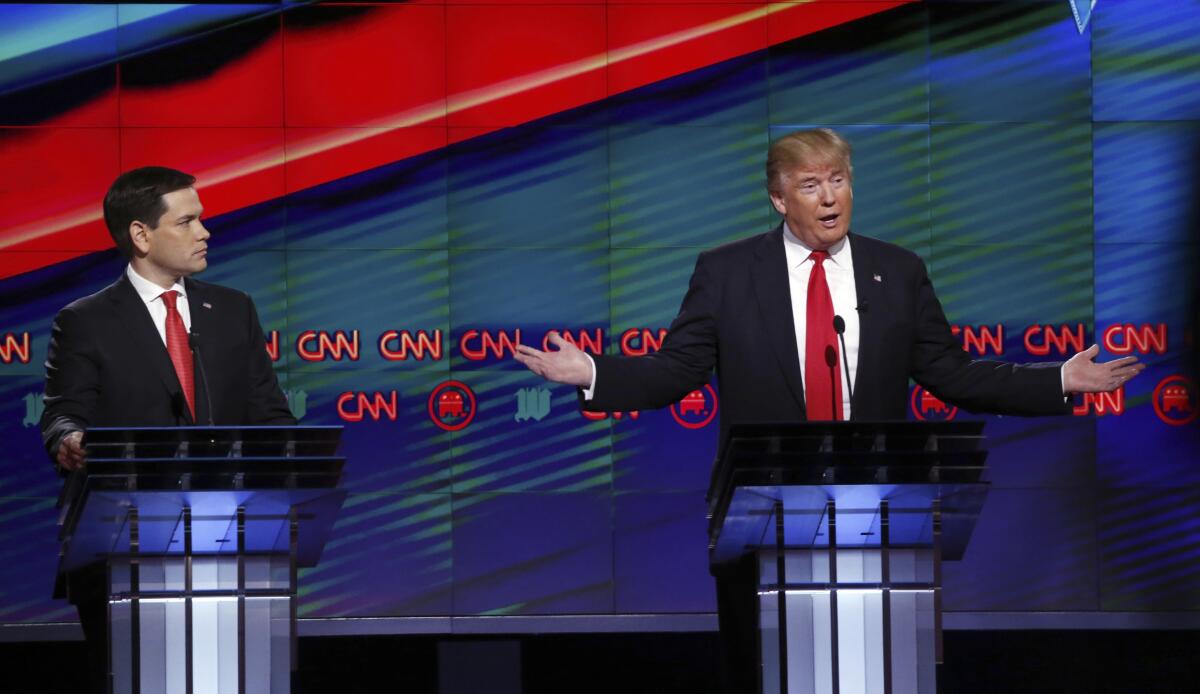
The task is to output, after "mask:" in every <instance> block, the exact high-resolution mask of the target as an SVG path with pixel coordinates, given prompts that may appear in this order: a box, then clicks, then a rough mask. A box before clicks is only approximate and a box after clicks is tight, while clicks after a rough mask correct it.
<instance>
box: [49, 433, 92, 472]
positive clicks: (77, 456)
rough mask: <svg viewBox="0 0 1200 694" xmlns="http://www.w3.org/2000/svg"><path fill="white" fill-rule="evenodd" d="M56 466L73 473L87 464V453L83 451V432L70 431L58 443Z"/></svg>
mask: <svg viewBox="0 0 1200 694" xmlns="http://www.w3.org/2000/svg"><path fill="white" fill-rule="evenodd" d="M56 460H57V461H58V466H59V467H60V468H62V469H64V470H66V471H68V472H74V471H75V470H78V469H79V468H81V467H83V464H84V463H86V462H87V451H85V450H83V432H82V431H72V432H71V433H69V434H67V435H66V436H64V437H62V440H61V441H59V442H58V456H57V457H56Z"/></svg>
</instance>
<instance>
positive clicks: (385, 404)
mask: <svg viewBox="0 0 1200 694" xmlns="http://www.w3.org/2000/svg"><path fill="white" fill-rule="evenodd" d="M396 401H397V396H396V391H394V390H393V391H390V392H389V393H387V394H386V395H385V394H383V393H380V392H379V391H376V392H374V393H370V394H367V393H354V392H350V391H347V392H345V393H342V394H341V395H339V396H338V399H337V411H338V416H339V417H341V418H342V419H343V420H345V421H347V422H361V421H362V420H363V419H365V418H366V417H370V418H371V419H373V420H375V421H376V422H378V421H379V420H380V418H382V417H384V416H386V417H387V418H388V419H390V420H392V421H393V422H394V421H396V413H397V412H398V411H399V408H398V407H397V403H396Z"/></svg>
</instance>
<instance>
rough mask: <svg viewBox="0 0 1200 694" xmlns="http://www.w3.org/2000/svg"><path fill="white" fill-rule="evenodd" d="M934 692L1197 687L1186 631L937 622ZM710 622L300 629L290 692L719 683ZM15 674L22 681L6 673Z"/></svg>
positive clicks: (76, 653) (29, 686)
mask: <svg viewBox="0 0 1200 694" xmlns="http://www.w3.org/2000/svg"><path fill="white" fill-rule="evenodd" d="M945 654H946V664H945V665H943V666H942V667H941V668H940V669H939V673H938V676H939V689H938V691H939V692H942V693H944V694H991V693H996V694H1015V693H1020V694H1037V693H1040V692H1047V693H1054V694H1073V693H1076V692H1078V693H1079V694H1108V693H1111V694H1155V693H1159V692H1161V693H1163V694H1168V693H1169V694H1180V693H1183V692H1192V691H1198V690H1200V685H1198V684H1197V678H1198V675H1197V673H1198V672H1200V632H1197V631H948V632H946V634H945ZM83 657H84V654H83V644H82V642H77V641H76V642H71V641H68V642H59V641H52V642H41V643H0V667H2V668H3V672H4V673H5V675H6V678H7V679H8V680H9V682H10V683H11V684H7V685H5V687H4V690H5V691H10V692H35V691H36V692H39V693H47V694H49V693H54V692H64V693H67V692H69V693H70V694H80V693H82V692H84V684H83V669H82V662H83ZM719 663H720V653H719V651H718V643H717V635H716V634H715V633H707V632H702V633H635V634H611V633H609V634H552V635H550V634H548V635H515V636H507V637H505V636H495V637H488V638H479V637H446V636H366V637H349V636H327V637H305V638H302V639H300V670H299V672H298V673H297V676H296V681H295V684H294V687H293V691H294V692H296V693H297V694H317V693H320V694H326V693H328V694H359V693H363V694H366V693H370V694H384V693H391V692H395V693H397V694H518V693H520V694H581V693H592V692H596V693H599V692H605V693H608V692H621V693H639V692H647V693H651V692H652V693H654V694H670V693H673V692H678V693H680V694H683V693H686V694H705V693H707V692H713V693H714V694H715V693H716V692H719V689H720V686H719V682H720V672H719ZM18 682H24V683H25V684H17V683H18Z"/></svg>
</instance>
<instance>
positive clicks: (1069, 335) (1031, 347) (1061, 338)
mask: <svg viewBox="0 0 1200 694" xmlns="http://www.w3.org/2000/svg"><path fill="white" fill-rule="evenodd" d="M1038 338H1040V339H1038ZM1083 339H1084V334H1083V323H1076V324H1075V326H1074V327H1071V326H1068V325H1060V326H1058V328H1057V329H1055V328H1054V326H1052V325H1031V326H1029V327H1028V328H1026V329H1025V349H1026V350H1028V351H1029V353H1030V354H1036V355H1037V356H1039V357H1044V356H1046V355H1047V354H1049V353H1050V350H1051V349H1053V350H1055V351H1056V352H1058V353H1059V354H1074V353H1075V352H1082V351H1083Z"/></svg>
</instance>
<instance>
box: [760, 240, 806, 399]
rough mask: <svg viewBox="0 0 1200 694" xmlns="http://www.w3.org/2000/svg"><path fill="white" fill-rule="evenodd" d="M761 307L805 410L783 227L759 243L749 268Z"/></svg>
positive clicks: (787, 376) (791, 385)
mask: <svg viewBox="0 0 1200 694" xmlns="http://www.w3.org/2000/svg"><path fill="white" fill-rule="evenodd" d="M750 276H751V277H752V278H753V282H754V292H755V295H756V298H757V299H758V308H759V311H760V312H761V314H762V319H763V325H764V326H765V327H766V333H767V338H768V339H769V340H770V342H771V348H772V350H773V351H774V352H775V357H776V358H777V359H778V360H779V366H780V368H781V369H782V370H783V375H784V379H785V380H786V381H787V384H788V387H789V388H790V389H791V391H792V396H793V397H795V398H796V402H797V403H798V404H799V405H800V409H801V410H803V409H804V382H803V380H801V378H800V353H799V352H798V351H797V347H796V328H795V319H794V317H793V316H792V291H791V288H790V286H789V284H788V267H787V257H786V255H785V254H784V251H783V231H782V226H780V227H779V228H777V229H776V230H775V231H774V232H773V233H771V234H768V235H767V237H766V238H765V239H764V240H763V243H762V244H760V245H759V248H758V251H757V252H756V253H755V259H754V263H753V265H752V267H751V268H750Z"/></svg>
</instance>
